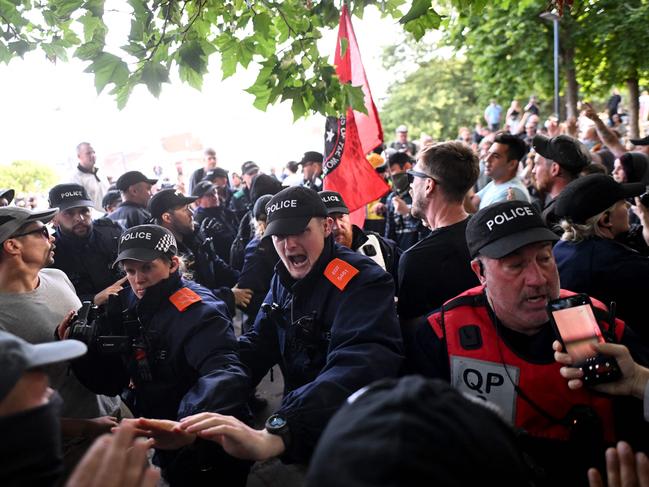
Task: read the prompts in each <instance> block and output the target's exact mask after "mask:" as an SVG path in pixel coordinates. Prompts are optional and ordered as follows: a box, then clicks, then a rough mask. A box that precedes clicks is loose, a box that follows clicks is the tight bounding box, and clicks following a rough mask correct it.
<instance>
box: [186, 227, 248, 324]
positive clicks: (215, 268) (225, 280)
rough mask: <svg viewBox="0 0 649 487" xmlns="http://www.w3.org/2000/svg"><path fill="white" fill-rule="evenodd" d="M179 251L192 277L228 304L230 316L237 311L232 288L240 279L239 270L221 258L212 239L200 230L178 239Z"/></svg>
mask: <svg viewBox="0 0 649 487" xmlns="http://www.w3.org/2000/svg"><path fill="white" fill-rule="evenodd" d="M177 243H178V253H179V255H182V257H183V259H184V260H185V265H186V266H187V269H188V271H189V272H190V273H191V274H192V276H191V277H192V279H193V280H194V281H196V282H197V283H198V284H200V285H201V286H205V287H206V288H208V289H210V290H212V292H213V293H214V294H215V296H216V297H217V298H219V299H221V300H223V302H224V303H225V304H226V305H227V308H228V312H229V316H234V314H235V312H236V308H235V301H234V294H233V293H232V289H231V288H233V287H234V286H235V285H236V284H237V280H238V279H239V271H238V270H236V269H233V268H232V267H230V266H229V265H228V264H227V263H226V262H225V261H224V260H223V259H221V258H220V257H219V256H218V255H217V254H216V253H215V252H214V249H213V247H212V245H211V244H212V240H211V239H206V238H205V237H204V236H203V235H202V234H201V233H200V232H195V233H194V235H191V236H190V237H185V238H183V240H182V241H180V240H178V241H177Z"/></svg>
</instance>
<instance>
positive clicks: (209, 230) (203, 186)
mask: <svg viewBox="0 0 649 487" xmlns="http://www.w3.org/2000/svg"><path fill="white" fill-rule="evenodd" d="M217 169H219V168H217ZM215 171H216V169H215ZM218 190H219V188H218V187H217V186H216V185H215V184H213V183H211V182H209V181H201V182H200V183H198V184H197V185H196V186H194V191H192V196H195V197H196V212H195V213H194V221H196V223H197V224H198V225H200V227H201V232H202V233H203V234H204V235H205V236H206V237H210V238H211V239H212V246H213V247H214V251H215V252H216V253H217V254H218V255H219V257H220V258H221V259H223V260H224V261H226V262H230V246H231V245H232V242H233V241H234V238H235V237H236V236H237V228H238V227H239V221H238V220H237V217H236V215H235V214H234V213H233V212H232V210H230V209H229V208H227V206H226V205H225V204H223V200H222V199H221V197H220V196H219V193H218Z"/></svg>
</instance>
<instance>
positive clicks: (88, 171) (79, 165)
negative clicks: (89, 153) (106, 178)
mask: <svg viewBox="0 0 649 487" xmlns="http://www.w3.org/2000/svg"><path fill="white" fill-rule="evenodd" d="M77 169H78V170H79V171H81V172H82V173H84V174H92V175H93V176H94V177H95V179H96V180H97V181H99V177H97V171H99V168H98V167H97V166H94V167H93V168H92V169H86V168H85V167H83V166H82V165H81V164H77Z"/></svg>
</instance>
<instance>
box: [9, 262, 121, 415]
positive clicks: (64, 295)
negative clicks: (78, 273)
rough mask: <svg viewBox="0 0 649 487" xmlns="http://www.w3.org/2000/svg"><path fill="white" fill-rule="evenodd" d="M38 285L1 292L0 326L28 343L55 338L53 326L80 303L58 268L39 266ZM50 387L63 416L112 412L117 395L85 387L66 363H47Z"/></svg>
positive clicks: (48, 340) (117, 405)
mask: <svg viewBox="0 0 649 487" xmlns="http://www.w3.org/2000/svg"><path fill="white" fill-rule="evenodd" d="M38 276H39V278H40V281H39V284H38V287H36V289H34V290H33V291H29V292H26V293H3V292H0V329H1V330H4V331H7V332H9V333H13V334H14V335H16V336H18V337H20V338H22V339H23V340H25V341H27V342H29V343H47V342H52V341H54V340H55V337H54V330H55V329H56V326H57V325H58V324H59V323H60V322H61V320H63V318H64V317H65V315H66V314H68V313H69V312H70V311H71V310H77V309H79V308H80V307H81V301H79V298H78V297H77V295H76V293H75V291H74V286H73V285H72V283H71V282H70V280H69V279H68V277H67V276H66V275H65V274H64V273H63V272H62V271H60V270H58V269H42V270H41V271H40V272H39V273H38ZM47 373H48V375H49V376H50V382H51V385H52V388H54V389H56V390H57V391H58V393H59V394H60V395H61V397H62V398H63V401H64V405H63V411H62V416H63V417H65V418H95V417H98V416H105V415H107V414H110V413H112V412H113V411H114V410H115V409H116V408H118V407H119V398H117V397H115V398H111V397H107V396H98V395H96V394H93V393H92V392H90V391H89V390H88V389H86V388H85V387H84V386H83V385H81V383H80V382H79V381H78V380H77V378H76V377H75V375H74V374H73V373H72V372H71V371H68V364H67V363H61V364H55V365H51V366H48V367H47Z"/></svg>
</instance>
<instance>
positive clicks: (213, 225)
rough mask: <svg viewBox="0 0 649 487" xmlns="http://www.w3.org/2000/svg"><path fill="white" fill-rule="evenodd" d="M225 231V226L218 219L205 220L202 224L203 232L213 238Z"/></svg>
mask: <svg viewBox="0 0 649 487" xmlns="http://www.w3.org/2000/svg"><path fill="white" fill-rule="evenodd" d="M222 229H223V224H222V223H221V222H220V221H218V220H217V219H216V218H205V219H204V220H203V221H202V222H201V232H203V234H204V235H205V236H213V235H216V234H217V233H219V232H220V231H221V230H222Z"/></svg>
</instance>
